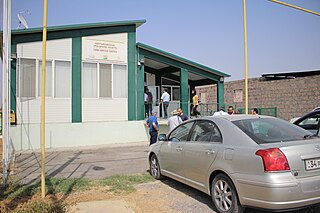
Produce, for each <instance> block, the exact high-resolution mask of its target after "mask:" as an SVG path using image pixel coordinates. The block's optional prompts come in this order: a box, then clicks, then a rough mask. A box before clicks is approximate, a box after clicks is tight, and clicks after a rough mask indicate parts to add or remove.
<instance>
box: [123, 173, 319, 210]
mask: <svg viewBox="0 0 320 213" xmlns="http://www.w3.org/2000/svg"><path fill="white" fill-rule="evenodd" d="M136 188H137V191H136V192H135V193H132V194H130V195H128V196H127V197H125V198H124V200H126V201H127V202H129V203H132V204H133V205H132V206H135V212H138V213H140V212H154V213H156V212H159V213H160V212H168V213H182V212H183V213H194V212H201V213H209V212H210V213H212V212H214V207H213V204H212V200H211V197H210V196H208V195H207V194H205V193H202V192H200V191H198V190H196V189H193V188H191V187H189V186H186V185H184V184H182V183H179V182H177V181H175V180H172V179H170V178H166V179H164V180H162V181H155V182H151V183H145V184H140V185H137V187H136ZM256 212H260V213H265V212H267V211H262V210H257V209H246V211H245V213H256ZM310 212H312V213H316V212H317V213H318V212H320V206H317V207H314V208H307V209H304V210H297V211H291V213H310Z"/></svg>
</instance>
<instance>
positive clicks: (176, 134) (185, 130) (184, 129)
mask: <svg viewBox="0 0 320 213" xmlns="http://www.w3.org/2000/svg"><path fill="white" fill-rule="evenodd" d="M193 123H194V122H188V123H186V124H184V125H181V126H179V127H178V128H177V129H175V130H174V131H173V132H172V133H171V134H170V136H169V137H168V138H169V139H168V140H169V141H186V140H187V139H188V135H189V131H190V129H191V128H192V126H193Z"/></svg>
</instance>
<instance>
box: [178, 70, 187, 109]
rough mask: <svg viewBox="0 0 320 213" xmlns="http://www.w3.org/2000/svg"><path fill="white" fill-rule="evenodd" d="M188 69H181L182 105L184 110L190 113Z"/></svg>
mask: <svg viewBox="0 0 320 213" xmlns="http://www.w3.org/2000/svg"><path fill="white" fill-rule="evenodd" d="M188 101H189V94H188V70H186V69H181V70H180V107H181V109H182V111H183V112H185V113H186V114H188V111H189V110H188Z"/></svg>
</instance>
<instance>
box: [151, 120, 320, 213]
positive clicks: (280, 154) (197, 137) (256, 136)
mask: <svg viewBox="0 0 320 213" xmlns="http://www.w3.org/2000/svg"><path fill="white" fill-rule="evenodd" d="M149 163H150V173H151V175H152V176H153V177H154V178H156V179H160V178H162V177H163V176H167V177H170V178H173V179H175V180H178V181H180V182H183V183H185V184H187V185H189V186H192V187H194V188H196V189H198V190H200V191H203V192H205V193H207V194H208V195H211V197H212V200H213V203H214V206H215V208H216V211H217V212H242V211H243V210H244V208H245V207H255V208H262V209H271V210H289V209H296V208H301V207H306V206H310V205H315V204H319V203H320V138H319V137H318V136H313V135H312V134H310V132H309V131H306V130H304V129H302V128H300V127H298V126H296V125H293V124H291V123H289V122H286V121H284V120H281V119H278V118H274V117H269V116H257V115H256V116H252V115H232V116H228V115H227V116H211V117H205V118H201V119H194V120H190V121H187V122H185V123H182V124H180V125H179V126H178V127H176V128H175V129H173V130H172V131H171V132H170V133H169V134H168V135H167V136H166V135H164V134H160V135H159V141H158V142H157V143H155V144H153V145H151V146H150V150H149Z"/></svg>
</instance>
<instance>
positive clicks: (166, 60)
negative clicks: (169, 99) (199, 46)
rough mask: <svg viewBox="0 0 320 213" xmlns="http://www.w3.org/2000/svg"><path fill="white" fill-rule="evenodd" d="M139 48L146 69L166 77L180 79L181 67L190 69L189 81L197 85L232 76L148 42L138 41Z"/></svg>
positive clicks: (212, 82)
mask: <svg viewBox="0 0 320 213" xmlns="http://www.w3.org/2000/svg"><path fill="white" fill-rule="evenodd" d="M137 48H138V54H139V56H140V57H141V56H143V59H144V61H143V62H144V65H145V67H146V68H145V71H146V72H149V73H152V74H161V76H162V77H164V78H170V79H172V80H175V81H179V80H180V79H179V76H180V70H181V69H186V70H188V80H189V82H190V81H191V82H193V84H194V85H197V86H201V85H208V84H214V83H215V82H217V81H221V79H224V78H225V77H230V75H229V74H226V73H223V72H220V71H218V70H215V69H212V68H210V67H207V66H204V65H201V64H198V63H196V62H193V61H190V60H188V59H185V58H182V57H180V56H177V55H174V54H171V53H168V52H165V51H163V50H160V49H157V48H154V47H151V46H148V45H146V44H142V43H137Z"/></svg>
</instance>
